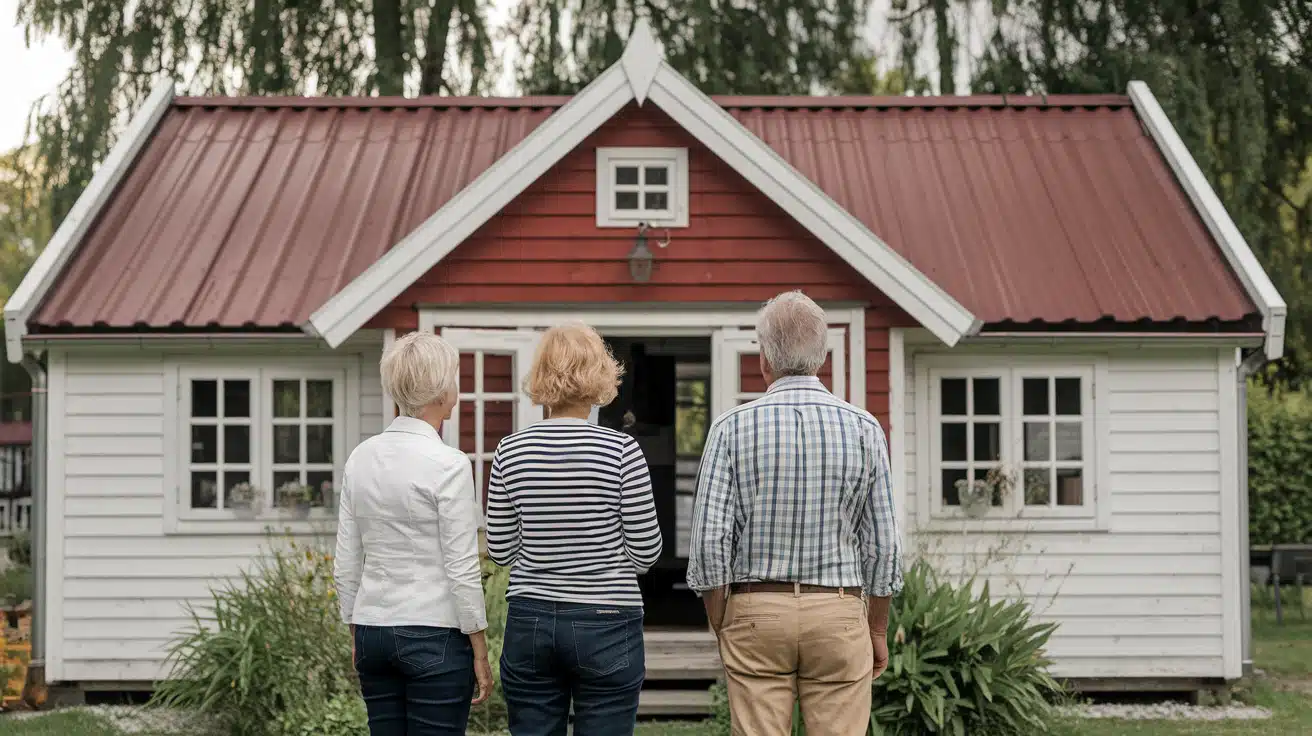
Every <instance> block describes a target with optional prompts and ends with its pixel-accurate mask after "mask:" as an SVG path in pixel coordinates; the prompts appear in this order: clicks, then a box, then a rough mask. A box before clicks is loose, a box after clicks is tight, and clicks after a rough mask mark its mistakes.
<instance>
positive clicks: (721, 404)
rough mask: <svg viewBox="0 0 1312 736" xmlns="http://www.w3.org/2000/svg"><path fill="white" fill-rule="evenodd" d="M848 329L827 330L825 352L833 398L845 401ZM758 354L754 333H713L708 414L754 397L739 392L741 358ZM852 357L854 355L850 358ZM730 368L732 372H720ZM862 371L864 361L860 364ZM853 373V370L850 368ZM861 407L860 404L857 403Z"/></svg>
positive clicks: (721, 412)
mask: <svg viewBox="0 0 1312 736" xmlns="http://www.w3.org/2000/svg"><path fill="white" fill-rule="evenodd" d="M848 329H849V327H831V328H829V352H830V353H832V354H833V361H832V363H831V370H832V376H831V382H832V384H833V393H834V396H836V397H838V398H840V399H846V398H847V367H848V363H847V355H846V350H845V347H846V345H845V344H846V340H845V339H844V338H845V337H846V336H847V331H848ZM758 352H760V345H759V344H758V343H757V341H756V333H755V332H754V331H748V330H739V329H735V328H725V329H722V330H716V332H715V334H714V335H713V336H712V337H711V376H712V379H713V381H714V384H713V387H712V390H711V409H712V414H714V415H715V416H717V417H718V416H719V415H721V414H723V413H724V412H726V411H728V410H730V409H732V408H734V407H735V406H738V402H739V401H741V400H743V399H745V398H754V397H755V396H756V395H755V394H749V393H745V392H743V391H742V390H741V386H742V384H741V381H742V375H741V374H742V371H741V368H740V366H741V365H742V362H741V361H742V356H743V355H755V354H757V353H758ZM854 357H855V356H854ZM853 365H854V366H855V363H854V364H853ZM729 366H734V369H733V370H724V369H725V368H727V367H729ZM862 366H863V369H864V361H862ZM853 370H855V368H853ZM861 404H862V405H864V404H865V402H864V401H862V402H861Z"/></svg>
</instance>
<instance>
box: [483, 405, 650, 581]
mask: <svg viewBox="0 0 1312 736" xmlns="http://www.w3.org/2000/svg"><path fill="white" fill-rule="evenodd" d="M487 551H488V556H490V557H491V558H492V561H493V562H495V563H497V564H498V565H502V566H505V565H511V566H512V567H511V571H510V590H509V591H508V592H507V593H506V595H507V597H510V598H513V597H516V596H523V597H526V598H540V599H543V600H550V601H560V602H566V603H589V604H594V603H595V604H602V605H611V606H641V605H642V593H641V591H640V590H639V589H638V575H640V574H642V573H644V572H646V571H647V568H649V567H651V566H652V565H653V564H655V563H656V560H657V558H659V557H660V554H661V530H660V526H659V525H658V524H657V521H656V505H655V502H654V501H653V500H652V492H651V477H650V476H649V475H648V473H647V460H646V458H644V457H643V455H642V449H641V448H640V447H638V443H637V442H636V441H635V440H634V439H633V438H632V437H629V436H628V435H625V434H621V433H620V432H616V431H614V430H612V429H606V428H605V427H598V426H596V425H594V424H589V423H588V422H587V421H585V420H582V419H548V420H546V421H543V422H538V423H537V424H534V425H533V426H531V427H528V428H527V429H524V430H521V431H519V432H516V433H514V434H512V435H510V436H509V437H506V438H505V439H504V440H502V441H501V444H500V445H498V446H497V451H496V455H495V456H494V457H493V459H492V472H491V477H490V478H489V481H488V490H487Z"/></svg>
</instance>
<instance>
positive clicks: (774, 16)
mask: <svg viewBox="0 0 1312 736" xmlns="http://www.w3.org/2000/svg"><path fill="white" fill-rule="evenodd" d="M866 6H867V3H866V2H862V1H860V0H835V1H833V2H818V1H817V0H806V1H805V2H803V1H799V0H742V1H740V2H732V3H727V2H722V1H721V0H682V1H681V2H677V3H662V4H661V5H660V6H659V8H658V7H654V6H652V4H651V3H649V2H647V1H646V0H524V2H521V3H520V4H519V6H518V8H517V9H516V12H515V18H514V20H513V22H512V24H511V28H510V33H511V34H512V37H513V38H514V40H515V41H516V43H517V44H518V47H519V51H520V54H519V59H520V65H519V69H518V70H517V72H518V74H517V77H518V81H519V86H520V89H521V90H522V91H523V92H524V93H525V94H571V93H574V92H577V91H578V90H580V89H582V88H583V87H584V85H586V84H587V83H588V82H590V81H592V80H593V79H595V78H596V77H597V76H598V75H600V74H601V72H602V71H603V70H605V69H606V68H607V67H609V66H610V65H611V64H614V63H615V62H616V61H618V60H619V58H620V54H621V53H622V52H623V51H624V44H625V42H626V41H627V40H628V37H629V33H630V32H631V30H632V27H633V20H634V18H635V17H636V16H646V17H647V18H648V19H649V20H650V21H651V24H652V29H653V30H654V31H655V32H656V34H657V35H658V36H659V37H660V38H661V40H662V41H663V42H664V44H665V54H666V58H667V60H668V61H669V63H670V65H671V66H673V67H674V68H675V69H677V70H678V71H679V73H680V74H683V75H684V76H686V77H687V78H688V79H690V80H692V81H693V83H694V84H696V85H697V86H698V87H699V88H700V89H701V90H702V91H703V92H705V93H707V94H749V95H752V94H754V95H766V94H812V93H814V92H815V90H816V89H818V88H819V89H832V88H833V87H834V82H835V81H836V80H837V79H838V78H839V77H840V76H841V75H843V74H844V72H845V70H846V68H847V67H848V66H849V65H851V64H854V63H859V61H858V59H859V44H858V41H859V35H860V33H861V30H862V29H863V28H864V27H865V9H866Z"/></svg>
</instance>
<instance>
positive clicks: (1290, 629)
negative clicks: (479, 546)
mask: <svg viewBox="0 0 1312 736" xmlns="http://www.w3.org/2000/svg"><path fill="white" fill-rule="evenodd" d="M1310 592H1312V591H1310ZM1256 603H1257V602H1256V601H1255V604H1256ZM1255 608H1256V606H1255ZM1307 608H1308V609H1309V612H1310V615H1309V618H1308V619H1306V620H1304V619H1302V618H1301V617H1300V616H1299V615H1298V612H1297V607H1295V609H1294V610H1290V609H1286V616H1285V622H1284V623H1283V624H1281V625H1277V624H1276V623H1275V620H1274V615H1273V614H1271V613H1270V612H1269V611H1267V610H1264V609H1261V608H1258V609H1257V610H1255V615H1254V620H1253V646H1254V651H1253V660H1254V662H1255V664H1256V666H1257V667H1259V668H1260V669H1262V670H1264V671H1265V672H1266V673H1267V675H1269V679H1266V680H1263V681H1261V682H1260V684H1258V685H1257V687H1256V688H1255V689H1253V690H1251V691H1243V692H1239V693H1236V696H1237V698H1238V699H1240V700H1243V701H1245V702H1252V703H1253V704H1255V705H1261V706H1264V707H1267V708H1270V709H1271V711H1272V713H1274V716H1273V717H1272V718H1270V719H1268V720H1263V721H1220V722H1214V723H1208V722H1201V721H1119V720H1112V719H1106V720H1094V719H1071V720H1067V721H1063V722H1062V723H1060V724H1058V726H1057V729H1056V731H1055V732H1054V733H1055V736H1186V735H1187V736H1240V734H1243V735H1244V736H1287V735H1288V734H1302V733H1307V734H1312V605H1309V606H1308V607H1307ZM0 732H2V733H4V735H5V736H124V734H123V732H122V731H120V730H119V729H117V728H115V727H114V726H113V725H111V724H109V723H107V722H106V721H105V720H104V719H102V718H100V717H98V716H96V715H95V714H93V713H87V712H84V711H67V712H63V713H52V714H50V715H47V716H41V717H38V718H32V719H22V720H17V719H3V717H0ZM707 733H708V728H707V726H706V725H705V724H702V723H697V722H683V723H675V722H650V723H642V724H640V725H639V726H638V730H637V732H636V736H706V734H707ZM140 736H166V735H165V734H140Z"/></svg>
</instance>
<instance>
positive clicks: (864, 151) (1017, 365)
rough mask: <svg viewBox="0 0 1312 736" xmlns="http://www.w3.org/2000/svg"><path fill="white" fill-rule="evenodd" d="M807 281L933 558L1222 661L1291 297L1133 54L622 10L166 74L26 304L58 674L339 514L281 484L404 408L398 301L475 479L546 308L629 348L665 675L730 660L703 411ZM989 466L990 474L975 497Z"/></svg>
mask: <svg viewBox="0 0 1312 736" xmlns="http://www.w3.org/2000/svg"><path fill="white" fill-rule="evenodd" d="M787 289H802V290H804V291H805V292H806V293H808V294H809V295H811V296H812V297H814V298H815V299H817V300H818V301H820V302H822V303H823V304H824V305H825V306H826V307H827V309H828V313H829V315H830V317H831V319H832V333H831V334H832V351H831V359H830V361H829V363H828V364H827V366H826V372H825V380H826V381H827V384H828V385H829V386H830V387H831V389H832V390H833V391H834V392H835V393H836V394H838V395H840V396H842V397H844V398H846V399H848V400H850V401H852V402H854V403H856V404H858V405H863V406H865V407H866V408H868V409H869V410H870V411H872V412H873V413H874V414H875V415H876V416H878V417H879V419H880V421H881V422H883V424H884V426H885V427H886V429H887V430H888V436H889V438H890V443H891V452H892V458H893V470H894V475H895V478H894V483H893V486H894V489H895V491H896V493H897V497H898V500H899V513H900V515H901V518H902V522H903V528H904V530H905V534H906V536H907V538H908V540H909V543H910V544H911V545H912V546H913V548H919V549H921V550H924V553H925V554H934V555H937V556H938V560H939V562H940V564H942V565H943V566H945V568H947V569H970V568H971V566H972V565H973V564H974V563H975V562H977V561H979V560H980V559H981V558H983V557H985V554H984V552H985V551H986V550H996V549H998V548H1000V547H1001V548H1003V549H1005V550H1006V552H1005V553H1004V554H1003V555H1002V559H1001V560H1000V561H999V560H994V561H993V562H992V563H991V566H990V567H989V573H990V574H991V575H992V576H993V577H994V578H995V580H996V582H997V586H996V587H997V589H998V590H1000V591H1001V590H1009V591H1011V593H1012V594H1020V595H1025V596H1028V597H1030V598H1031V599H1032V600H1033V601H1034V602H1035V605H1036V608H1037V609H1038V611H1039V613H1040V615H1041V616H1042V617H1043V618H1044V619H1046V620H1052V621H1057V622H1060V624H1061V627H1060V629H1059V630H1058V632H1057V634H1056V635H1055V636H1054V638H1053V639H1052V642H1051V647H1050V653H1051V655H1052V656H1053V658H1054V659H1055V661H1056V664H1055V667H1054V671H1055V673H1056V674H1059V675H1061V676H1065V677H1072V678H1089V679H1095V678H1118V679H1122V680H1124V679H1142V680H1148V679H1152V680H1155V681H1162V680H1168V681H1175V680H1180V681H1183V680H1189V681H1198V680H1222V679H1233V678H1236V677H1238V676H1239V675H1240V674H1241V671H1242V667H1243V663H1244V661H1245V659H1246V656H1247V654H1246V634H1245V624H1244V622H1245V621H1247V615H1246V613H1247V611H1246V606H1247V600H1246V591H1247V589H1248V586H1247V583H1246V579H1247V565H1246V564H1245V562H1244V560H1245V559H1246V557H1245V552H1244V550H1245V549H1246V534H1247V533H1246V517H1247V512H1246V508H1245V502H1244V497H1245V474H1244V473H1243V468H1244V467H1245V465H1246V459H1245V435H1244V423H1243V421H1242V418H1243V416H1244V412H1243V396H1244V393H1243V392H1244V386H1245V383H1244V380H1243V378H1244V376H1245V373H1246V372H1247V371H1249V370H1251V369H1252V368H1253V367H1254V366H1256V365H1258V364H1260V363H1261V362H1262V361H1264V360H1266V359H1269V358H1274V357H1277V356H1279V355H1280V353H1281V349H1282V335H1283V329H1284V320H1285V305H1284V303H1283V302H1282V300H1281V298H1280V296H1279V295H1278V294H1277V293H1276V291H1275V289H1274V288H1273V287H1272V284H1271V282H1270V280H1269V279H1268V277H1267V276H1266V274H1265V273H1263V271H1262V269H1261V268H1260V266H1259V265H1258V264H1257V261H1256V260H1255V258H1254V257H1253V254H1252V252H1251V251H1250V249H1249V248H1248V246H1247V244H1246V243H1245V241H1244V239H1243V237H1242V236H1241V234H1240V233H1239V232H1238V230H1237V229H1236V227H1235V225H1234V223H1233V222H1232V221H1231V218H1230V217H1229V216H1228V215H1227V214H1226V212H1225V210H1224V208H1223V207H1222V206H1221V204H1220V202H1219V200H1218V199H1217V197H1216V195H1215V194H1214V193H1213V191H1212V189H1211V188H1210V187H1209V185H1208V183H1207V181H1206V180H1205V179H1204V177H1203V176H1202V174H1201V172H1200V171H1199V168H1198V166H1197V165H1196V164H1195V162H1194V160H1193V158H1192V157H1191V156H1190V154H1189V151H1188V150H1186V148H1185V146H1184V145H1183V144H1182V142H1181V140H1180V137H1179V136H1178V135H1177V134H1176V132H1175V130H1174V129H1173V128H1172V126H1171V124H1170V122H1169V121H1168V119H1167V117H1166V115H1165V114H1164V112H1163V110H1162V108H1161V107H1160V106H1159V105H1158V103H1157V101H1156V100H1155V99H1154V97H1153V95H1152V93H1151V92H1150V91H1149V90H1148V88H1147V87H1146V86H1145V85H1143V84H1142V83H1137V82H1136V83H1131V85H1130V87H1129V90H1128V94H1127V95H1124V96H1122V95H1098V96H1064V97H1063V96H1049V97H1046V98H1030V97H1005V98H1004V97H939V98H906V97H902V98H851V97H816V98H811V97H723V98H712V97H707V96H706V95H703V94H702V93H701V92H699V91H698V90H697V89H696V88H695V87H694V86H693V85H692V84H691V83H689V82H688V80H686V79H684V78H683V77H682V76H680V75H679V74H678V73H677V72H676V71H674V69H672V68H671V67H670V66H669V65H668V64H667V63H666V62H665V61H664V59H663V54H662V49H661V47H660V45H659V43H658V42H657V41H656V40H655V38H654V37H653V36H652V34H651V32H650V30H649V29H648V28H647V26H646V25H645V23H641V22H640V23H639V24H638V26H637V28H636V29H635V30H634V33H633V36H632V38H631V40H630V42H629V45H628V47H627V49H626V50H625V52H624V55H623V58H622V59H621V60H620V62H619V63H617V64H616V65H615V66H613V67H612V68H610V69H609V70H607V71H606V72H605V73H603V74H602V75H601V76H600V77H598V78H597V79H596V80H595V81H594V82H593V83H592V84H590V85H589V86H588V87H587V88H586V89H584V90H583V91H582V92H580V93H579V94H577V95H576V96H574V97H571V98H554V97H552V98H547V97H536V98H534V97H528V98H510V99H494V98H422V99H394V98H364V99H336V98H309V99H307V98H276V97H251V98H187V97H174V95H173V91H172V85H171V84H168V83H165V84H163V85H161V86H160V87H159V88H158V89H157V90H156V91H155V92H154V93H153V94H152V95H151V96H150V97H149V99H148V100H147V101H146V102H145V104H144V105H143V106H142V108H141V109H140V110H139V111H138V113H137V115H136V117H135V119H134V120H133V121H132V123H131V125H130V126H129V128H128V130H127V131H126V132H125V133H124V135H123V136H122V138H121V139H120V141H119V143H118V144H117V145H116V147H115V148H114V150H113V151H112V152H111V154H110V155H109V157H108V158H107V160H106V161H105V163H104V164H103V165H102V166H101V168H100V170H99V171H98V172H97V174H96V176H95V178H94V180H93V181H92V182H91V185H90V186H89V187H88V188H87V190H86V193H85V194H84V195H83V197H82V198H81V199H80V200H79V201H78V203H77V205H76V206H75V208H74V209H73V211H72V213H70V215H69V216H68V218H67V219H66V220H65V221H64V223H63V224H62V226H61V227H60V229H59V231H58V233H57V234H56V236H55V238H54V239H53V240H52V242H51V243H50V245H49V246H48V247H47V249H46V250H45V252H44V253H43V254H42V255H41V257H40V259H39V260H38V261H37V263H36V265H35V266H34V267H33V268H32V270H31V272H30V273H29V274H28V275H27V277H26V279H25V280H24V281H23V283H22V285H21V286H20V287H19V289H18V290H17V291H16V292H15V294H14V296H13V297H12V298H11V299H10V301H9V303H8V305H7V306H6V308H5V326H6V336H7V341H8V344H7V348H8V356H9V359H10V360H12V361H20V360H25V361H26V362H27V364H28V365H29V366H31V370H32V371H34V372H36V373H37V374H38V376H39V377H41V378H42V380H45V381H47V384H48V400H47V402H45V403H44V404H43V405H42V406H41V407H39V411H38V427H37V443H38V448H37V453H38V458H40V459H41V466H40V469H41V470H42V475H41V476H40V477H39V478H38V481H37V482H38V486H39V488H38V490H37V494H38V499H39V500H38V503H37V506H38V508H37V516H38V517H39V524H40V531H41V533H42V535H43V539H42V540H41V541H40V545H39V548H40V549H41V550H42V551H43V552H44V560H43V565H42V572H41V576H40V592H39V600H38V605H39V606H40V609H41V612H42V615H41V621H40V624H41V625H40V627H39V629H40V631H39V632H38V636H39V642H38V653H39V655H44V662H45V676H46V679H47V680H48V681H49V682H62V683H77V684H81V685H82V686H83V687H87V688H94V687H101V686H107V685H108V684H110V683H112V684H114V685H115V686H123V685H131V684H133V683H141V684H147V683H149V682H150V681H152V680H155V679H156V678H159V677H161V676H164V675H165V674H166V673H165V670H164V669H163V664H164V657H165V645H166V643H167V641H168V640H169V638H170V636H171V633H172V632H174V631H175V630H177V629H179V628H180V627H182V626H183V625H184V624H185V623H186V617H185V614H184V611H183V608H182V604H183V603H187V602H190V603H196V604H202V603H204V601H205V600H206V599H207V591H208V588H209V586H211V585H212V584H214V582H215V581H216V580H220V579H223V578H227V577H231V576H233V575H235V574H236V573H237V572H238V570H240V569H241V568H243V567H244V566H246V565H248V564H249V563H250V561H251V559H252V557H253V556H254V555H256V554H257V552H258V550H259V549H260V547H261V545H262V544H263V543H264V542H265V541H266V540H265V537H264V535H263V532H264V530H265V529H266V527H268V526H270V525H273V526H275V527H277V528H282V527H284V526H290V527H292V528H293V529H294V530H295V531H297V532H303V533H313V532H327V533H331V532H332V519H333V511H334V510H333V508H332V506H331V503H323V502H324V500H325V499H324V498H319V499H316V502H318V503H321V504H323V505H321V506H319V507H316V508H314V509H312V510H311V511H310V512H309V513H308V517H306V518H301V516H300V515H295V516H289V515H288V514H287V512H285V511H282V510H279V509H278V508H277V506H278V502H279V500H280V499H276V498H274V490H273V489H276V488H278V487H281V486H283V485H284V484H285V483H288V482H293V483H298V484H308V485H310V486H312V487H314V488H320V487H322V486H323V485H324V484H328V485H331V484H332V483H334V482H335V481H336V480H337V479H338V477H339V474H340V472H341V467H342V463H343V461H344V460H345V458H346V456H347V454H348V453H349V452H350V451H351V448H352V447H354V446H355V445H356V443H358V442H359V441H360V440H361V439H363V438H365V437H368V436H370V435H372V434H374V433H377V432H379V431H381V430H382V428H383V427H384V426H385V424H386V423H387V422H388V421H389V420H390V418H391V417H392V415H393V411H394V409H393V405H392V403H391V401H389V400H388V398H387V397H386V396H384V395H383V394H382V391H381V389H380V385H379V377H378V367H377V366H378V359H379V356H380V353H381V351H382V350H383V348H384V347H385V346H386V345H387V343H388V342H389V341H390V340H393V339H394V338H395V336H396V335H397V334H401V333H404V332H407V331H410V330H416V329H425V330H435V331H439V332H441V333H442V334H443V335H445V336H446V337H447V339H449V340H450V341H451V342H453V343H454V344H455V345H457V346H458V347H459V349H460V350H461V351H462V352H463V354H464V356H465V357H466V359H465V361H464V362H463V363H462V366H463V369H462V370H463V373H462V384H461V398H462V403H461V406H460V410H459V413H458V416H456V417H455V418H453V419H452V421H451V422H450V423H449V425H448V426H447V427H446V428H445V430H444V433H445V437H446V440H447V441H448V442H450V443H451V444H453V445H459V447H460V448H461V449H462V450H464V451H466V452H468V453H469V454H470V456H471V458H473V460H474V467H475V472H476V473H477V475H478V481H479V486H480V488H481V487H482V486H483V484H485V483H486V480H487V463H488V460H489V459H490V457H491V452H492V450H493V449H494V448H495V446H496V443H497V442H498V441H499V440H500V438H501V437H503V436H504V435H505V434H506V433H507V432H510V431H512V430H513V429H515V428H517V427H523V426H525V425H527V424H529V423H531V422H533V421H535V420H536V419H538V418H539V417H540V410H539V409H538V408H536V407H534V406H532V404H531V403H530V402H529V401H528V400H527V399H526V398H525V397H524V395H523V394H522V393H521V392H520V389H519V386H520V380H519V379H520V378H521V376H522V374H523V372H524V370H525V368H526V366H527V363H528V361H529V359H530V356H531V354H532V351H533V349H534V345H535V342H536V340H537V336H538V334H539V333H540V331H541V330H542V329H544V328H546V327H548V326H549V325H551V324H553V323H556V322H558V321H560V320H563V319H582V320H585V321H587V322H589V323H591V324H593V325H595V326H596V327H597V328H598V329H599V330H600V331H601V332H602V333H603V334H604V335H605V336H607V338H608V339H609V340H610V341H611V343H612V346H613V347H614V349H615V352H616V354H617V355H618V356H619V357H621V358H623V359H624V360H625V362H626V363H628V365H629V368H630V370H629V378H628V380H627V382H626V383H625V385H624V387H623V390H622V391H621V394H620V398H619V399H618V400H617V402H616V403H615V404H614V405H612V407H608V408H604V409H602V410H601V411H600V416H599V421H602V422H603V423H610V424H615V425H620V424H625V425H631V426H630V429H629V431H632V432H634V433H635V434H637V435H638V436H639V437H640V438H641V441H642V443H643V446H644V448H645V450H646V452H647V456H648V459H649V462H650V464H651V467H652V472H653V476H654V477H655V479H656V488H657V491H656V492H657V496H658V504H659V508H660V514H661V523H662V527H663V530H664V532H665V535H666V549H667V552H666V555H665V558H664V559H663V560H662V561H661V563H660V565H659V566H658V569H657V570H656V571H655V572H653V573H652V574H651V575H649V576H648V577H647V579H646V580H645V582H644V585H645V587H646V593H647V600H648V625H649V628H650V629H651V630H652V635H651V637H650V646H651V647H652V655H651V658H650V659H649V662H648V666H649V671H650V673H651V677H652V678H653V679H659V678H678V679H689V678H702V677H712V676H714V674H715V672H716V660H715V652H714V646H713V644H712V643H711V641H710V640H709V639H708V637H707V636H706V634H705V633H704V626H703V621H702V619H701V613H700V606H699V605H698V603H697V602H696V600H695V598H694V597H693V596H692V595H691V594H690V593H689V592H688V591H687V590H686V589H684V588H683V587H682V585H681V580H682V577H683V567H684V564H685V557H686V554H687V552H686V550H687V534H688V527H689V524H688V513H689V509H690V506H691V493H692V490H693V488H694V480H695V473H696V468H697V463H698V459H699V452H700V445H701V442H702V440H703V439H704V433H705V431H706V426H707V423H708V421H709V420H710V419H712V418H713V417H714V416H715V415H716V414H718V413H719V412H722V411H724V410H725V409H727V408H728V407H732V406H734V405H736V404H738V403H739V402H742V401H745V400H749V399H751V398H752V397H754V396H756V395H759V394H760V393H761V392H762V391H763V390H764V386H763V385H762V383H761V380H760V378H759V375H758V374H757V368H756V358H755V351H756V344H755V342H754V337H753V332H752V324H753V320H754V313H755V310H756V309H757V308H758V307H759V305H760V304H761V302H762V301H764V300H765V299H767V298H769V297H771V296H773V295H775V294H777V293H779V292H781V291H784V290H787ZM1246 356H1248V357H1246ZM38 359H39V360H38ZM626 415H627V416H626ZM994 469H998V470H1001V471H1005V472H1006V473H1008V474H1009V475H1010V477H1012V478H1014V479H1015V480H1016V481H1017V482H1016V483H1015V484H1014V485H1013V486H1012V487H1011V488H1010V489H1009V490H1008V492H1006V493H1000V494H998V497H996V498H995V499H994V500H993V502H992V503H991V504H990V503H987V502H985V503H983V504H982V505H973V504H971V503H969V499H966V498H963V497H962V494H961V492H960V491H959V490H958V488H959V486H958V483H957V482H958V481H962V480H970V479H982V478H984V477H985V476H986V475H987V474H988V473H989V471H991V470H994ZM244 483H249V484H251V485H252V486H253V487H254V488H256V489H258V492H259V493H260V494H262V497H263V500H264V502H265V503H264V506H265V509H266V510H265V511H263V512H262V513H261V514H259V515H258V516H257V517H256V518H251V513H250V512H245V513H243V512H242V511H241V510H240V509H236V508H234V506H236V505H237V504H235V503H234V500H235V499H234V498H233V497H232V494H231V491H232V489H233V488H235V487H238V486H240V485H241V484H244ZM1013 542H1014V543H1013ZM652 702H655V701H652Z"/></svg>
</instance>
